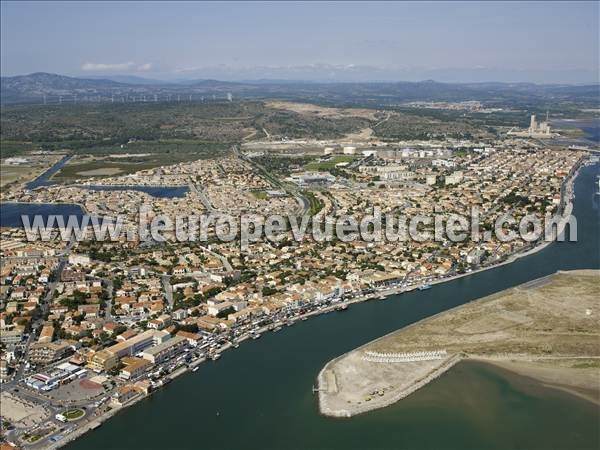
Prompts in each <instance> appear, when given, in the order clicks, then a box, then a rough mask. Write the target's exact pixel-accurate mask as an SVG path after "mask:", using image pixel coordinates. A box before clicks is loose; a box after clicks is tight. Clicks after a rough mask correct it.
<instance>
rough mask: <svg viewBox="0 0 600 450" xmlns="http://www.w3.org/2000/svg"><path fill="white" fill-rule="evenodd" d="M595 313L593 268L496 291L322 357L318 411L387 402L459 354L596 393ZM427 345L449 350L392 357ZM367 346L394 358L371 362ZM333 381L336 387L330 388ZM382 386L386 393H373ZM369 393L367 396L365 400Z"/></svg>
mask: <svg viewBox="0 0 600 450" xmlns="http://www.w3.org/2000/svg"><path fill="white" fill-rule="evenodd" d="M599 315H600V271H597V270H579V271H572V272H559V273H557V274H554V275H551V276H549V277H545V278H542V279H540V280H535V281H533V282H530V283H527V284H524V285H521V286H518V287H515V288H512V289H508V290H506V291H502V292H499V293H497V294H494V295H492V296H489V297H485V298H482V299H479V300H477V301H474V302H471V303H468V304H466V305H462V306H460V307H457V308H454V309H452V310H449V311H446V312H444V313H441V314H438V315H436V316H433V317H431V318H429V319H426V320H423V321H421V322H418V323H416V324H413V325H411V326H409V327H406V328H404V329H401V330H398V331H396V332H394V333H392V334H390V335H387V336H384V337H383V338H381V339H378V340H376V341H374V342H371V343H369V344H367V345H365V346H363V347H361V348H359V349H356V350H354V351H352V352H350V353H348V354H346V355H343V356H342V357H340V358H338V359H336V360H334V361H332V362H330V363H329V364H327V365H326V366H325V368H324V370H323V371H322V372H321V374H320V375H319V388H320V392H319V400H320V408H321V412H323V413H324V414H326V415H333V416H350V415H354V414H359V413H361V412H364V411H368V410H371V409H375V408H380V407H383V406H387V405H389V404H391V403H393V402H395V401H397V400H399V399H400V398H403V397H405V396H406V395H408V394H410V393H411V392H413V391H414V390H416V389H418V388H419V387H421V386H424V385H425V384H426V383H427V382H428V381H430V380H432V379H434V378H435V377H436V376H439V375H440V374H441V373H443V372H444V371H445V370H448V369H449V368H450V367H452V365H454V364H455V363H456V362H458V361H460V360H461V359H464V358H476V359H481V360H486V361H490V362H493V363H495V364H502V365H503V367H505V368H506V369H509V370H514V371H515V372H518V373H521V374H523V375H527V376H531V377H534V378H536V379H538V380H540V381H542V382H543V383H544V384H547V385H548V386H553V387H557V388H560V389H563V390H566V391H569V392H572V393H574V394H576V395H579V396H580V397H585V398H587V399H589V400H592V401H594V400H597V399H598V397H599V395H600V345H598V343H599V342H600V321H599V320H598V318H599ZM432 351H446V352H447V357H446V358H444V359H438V360H432V361H418V362H413V361H411V362H399V361H394V357H393V355H399V354H402V355H404V354H407V353H410V354H413V355H414V354H415V353H416V354H419V352H432ZM372 352H376V353H377V354H378V355H388V356H389V355H392V357H391V358H389V357H388V358H387V359H386V358H383V359H386V361H385V362H376V361H369V360H368V359H369V358H367V356H368V355H369V354H372ZM390 359H391V361H388V360H390ZM328 380H329V382H328ZM332 383H333V384H334V385H335V386H336V389H329V388H328V385H331V384H332ZM386 387H387V390H385V391H384V392H383V394H379V393H378V394H377V395H376V396H373V395H372V392H373V391H377V390H380V389H382V388H386ZM368 397H371V398H372V399H371V400H369V404H368V405H366V403H365V401H366V399H367V398H368ZM359 402H360V403H359Z"/></svg>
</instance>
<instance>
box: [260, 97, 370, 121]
mask: <svg viewBox="0 0 600 450" xmlns="http://www.w3.org/2000/svg"><path fill="white" fill-rule="evenodd" d="M265 106H267V107H268V108H274V109H285V110H288V111H293V112H295V113H298V114H310V115H315V116H318V117H327V118H331V119H336V118H340V117H361V118H363V119H370V120H375V110H372V109H366V108H329V107H326V106H319V105H313V104H310V103H294V102H281V101H272V102H267V103H266V104H265Z"/></svg>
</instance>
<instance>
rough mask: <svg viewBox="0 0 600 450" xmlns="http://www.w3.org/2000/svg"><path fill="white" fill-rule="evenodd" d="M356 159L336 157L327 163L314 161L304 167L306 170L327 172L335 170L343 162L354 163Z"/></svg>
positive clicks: (353, 157) (342, 156) (352, 157)
mask: <svg viewBox="0 0 600 450" xmlns="http://www.w3.org/2000/svg"><path fill="white" fill-rule="evenodd" d="M355 159H356V156H350V155H340V156H334V157H332V158H331V159H329V160H327V161H313V162H310V163H308V164H306V165H305V166H304V168H305V169H306V170H320V171H326V170H330V169H333V168H335V166H336V164H339V163H342V162H352V161H354V160H355Z"/></svg>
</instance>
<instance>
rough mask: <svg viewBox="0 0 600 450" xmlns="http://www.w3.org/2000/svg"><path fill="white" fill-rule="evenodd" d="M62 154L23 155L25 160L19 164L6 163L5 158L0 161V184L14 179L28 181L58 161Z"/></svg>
mask: <svg viewBox="0 0 600 450" xmlns="http://www.w3.org/2000/svg"><path fill="white" fill-rule="evenodd" d="M62 156H63V155H43V156H38V155H32V156H24V157H22V158H23V159H26V160H27V162H24V163H19V164H6V162H5V161H6V160H3V161H2V162H1V163H0V186H2V187H4V186H6V185H7V184H9V183H12V182H14V181H18V182H23V183H24V182H28V181H31V180H33V179H35V178H36V177H38V176H39V175H41V174H42V173H44V172H45V171H46V170H48V169H49V168H50V167H52V165H53V164H55V163H56V162H58V160H59V159H60V158H61V157H62Z"/></svg>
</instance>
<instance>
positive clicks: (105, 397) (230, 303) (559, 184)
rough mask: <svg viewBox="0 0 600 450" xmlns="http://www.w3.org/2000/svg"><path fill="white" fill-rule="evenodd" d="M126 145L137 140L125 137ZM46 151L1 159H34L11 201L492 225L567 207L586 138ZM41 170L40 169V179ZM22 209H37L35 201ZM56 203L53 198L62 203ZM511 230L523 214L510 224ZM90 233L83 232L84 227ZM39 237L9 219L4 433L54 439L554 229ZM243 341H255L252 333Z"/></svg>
mask: <svg viewBox="0 0 600 450" xmlns="http://www.w3.org/2000/svg"><path fill="white" fill-rule="evenodd" d="M125 150H126V149H125ZM44 158H45V156H44V155H43V153H40V152H39V151H38V152H37V153H32V154H31V155H29V156H24V157H21V158H13V159H8V160H5V161H3V163H4V164H5V165H15V166H19V165H27V164H30V163H31V162H32V161H37V164H38V165H40V164H41V165H40V166H39V167H38V169H37V170H36V171H35V172H31V173H30V174H29V176H28V177H25V178H22V179H18V180H16V181H13V182H11V183H9V184H7V185H5V186H4V187H3V190H2V193H1V200H2V202H3V203H5V204H12V205H17V206H18V205H48V204H50V205H52V204H54V205H57V204H60V205H71V206H73V205H76V206H77V207H78V208H80V210H81V211H82V212H84V213H85V214H88V215H91V216H98V217H102V216H109V217H114V216H116V215H122V216H124V217H125V231H130V232H133V233H135V232H136V230H137V222H136V220H137V215H138V211H139V208H140V206H141V205H143V206H144V207H145V208H146V209H147V210H148V211H149V214H150V215H151V216H155V215H159V214H165V215H172V216H175V215H176V214H180V215H192V214H202V213H227V214H233V215H241V214H245V213H253V214H261V215H268V214H288V215H289V214H296V215H298V216H300V215H303V214H306V215H310V216H316V217H320V216H328V217H334V218H335V217H340V216H342V215H347V214H351V215H354V216H355V217H357V218H358V219H361V218H363V217H364V216H366V215H368V214H370V213H371V211H372V209H373V207H374V206H377V207H379V208H380V209H381V211H382V213H398V212H402V213H403V214H407V215H415V214H419V213H432V212H433V211H434V210H436V212H438V211H439V212H441V213H442V214H443V215H444V216H446V217H447V216H449V215H451V214H462V215H468V214H469V208H470V207H472V206H473V205H475V206H477V207H478V208H479V211H480V214H481V224H482V228H483V229H484V230H491V229H492V228H493V224H494V220H495V219H496V217H498V216H500V215H502V214H509V213H510V214H512V215H513V216H514V217H515V218H516V220H517V222H518V221H519V220H520V219H521V218H522V217H524V216H525V215H527V214H537V215H539V216H540V217H543V216H545V215H547V214H558V215H563V214H564V215H565V216H566V215H568V214H569V208H570V195H571V193H572V186H571V184H570V183H571V182H572V180H573V178H574V176H575V174H576V172H577V170H578V169H579V167H580V166H581V165H582V164H585V163H586V162H587V161H588V160H589V152H587V151H585V150H581V149H565V148H562V147H559V146H556V145H551V144H549V143H547V142H545V141H543V140H539V139H531V138H529V137H513V136H509V135H507V136H505V137H503V138H499V139H477V138H473V139H470V140H469V139H456V138H447V139H431V140H412V141H401V142H383V141H380V140H377V139H375V138H368V139H366V140H362V141H361V140H355V139H352V140H343V139H342V140H312V141H307V140H302V141H299V140H293V139H287V138H285V139H280V140H275V139H269V140H266V141H262V142H261V141H252V142H249V143H247V144H245V143H242V144H241V145H234V146H232V147H231V148H230V149H229V151H227V152H226V153H225V154H223V155H219V156H216V157H214V158H212V159H201V160H196V161H189V162H180V163H176V164H171V165H161V166H158V167H154V168H150V169H143V170H139V171H134V172H132V173H130V174H127V175H112V176H110V171H107V172H102V169H99V171H98V172H95V174H94V176H93V177H90V176H85V175H89V174H85V173H83V172H82V174H81V175H79V176H76V177H75V178H73V179H70V180H68V181H64V180H62V179H61V171H62V170H64V168H65V167H69V165H74V166H75V167H76V165H77V161H78V158H80V157H78V156H73V155H71V154H69V151H68V149H65V150H64V152H63V153H62V154H59V155H56V154H55V155H53V157H52V158H50V159H47V162H46V164H45V165H44V163H43V162H42V161H40V159H42V160H43V159H44ZM33 173H35V174H36V176H37V177H32V175H31V174H33ZM23 213H25V212H23ZM58 213H59V212H56V214H58ZM513 228H514V229H516V228H517V226H516V225H514V224H513ZM88 231H89V230H88ZM166 233H167V239H166V241H165V242H153V241H152V240H150V241H142V240H140V239H133V240H130V239H125V238H124V237H123V238H122V239H117V240H111V241H99V240H94V239H93V236H92V234H91V233H89V235H88V237H89V239H84V240H82V241H80V242H79V241H75V240H72V239H71V240H69V239H66V240H65V239H59V237H60V236H59V235H58V234H59V233H58V231H56V230H55V231H52V234H53V236H54V239H48V240H37V241H33V242H31V241H30V240H28V239H27V237H26V232H25V230H24V229H23V228H22V227H17V226H14V227H5V228H3V229H2V231H1V239H2V240H1V244H0V251H1V257H2V270H1V273H0V283H1V285H0V289H1V291H0V300H1V302H2V303H1V304H2V312H0V342H1V345H2V353H1V360H0V379H1V381H2V404H3V409H2V420H3V421H4V422H5V425H4V430H6V431H5V433H6V438H7V439H8V440H9V441H11V442H13V443H15V444H16V445H19V446H24V447H29V448H41V447H42V446H43V447H44V448H49V447H52V446H60V445H63V444H64V443H66V442H68V441H70V440H71V439H73V438H75V437H76V436H78V435H80V434H82V433H84V432H86V431H87V430H89V429H93V428H95V427H98V426H100V424H101V423H102V422H103V421H104V420H106V419H107V418H109V417H111V416H112V415H113V414H115V413H116V412H117V411H118V410H119V409H121V408H123V407H127V406H128V405H131V404H133V403H135V402H137V401H138V400H140V399H142V398H145V397H146V396H148V395H151V393H152V392H153V391H154V390H157V389H160V387H161V386H163V385H164V384H166V383H169V382H170V381H171V380H173V379H174V378H176V377H177V376H179V375H182V374H183V373H186V372H195V371H197V370H199V367H200V366H199V365H200V364H201V363H202V362H204V361H206V360H212V361H217V360H218V359H219V358H220V356H221V354H222V352H224V351H226V350H228V349H235V348H237V347H238V346H239V345H241V344H242V342H244V341H246V340H257V339H259V338H260V337H261V335H262V334H263V333H265V332H271V331H272V332H277V331H280V330H282V329H283V328H284V327H288V326H292V325H294V323H296V322H297V321H300V320H306V319H307V318H308V317H310V316H312V315H316V314H322V313H329V312H334V313H335V312H343V311H345V310H346V309H347V308H348V307H349V306H350V305H351V304H352V303H355V302H358V301H365V300H378V299H382V300H385V298H386V296H387V295H389V294H391V293H402V292H408V291H411V290H415V289H421V290H425V289H428V288H429V287H430V286H431V285H432V284H434V283H439V282H443V281H446V280H450V279H453V278H456V277H461V276H465V275H468V274H470V273H473V272H475V271H479V270H484V269H486V268H489V267H493V266H496V265H498V264H503V263H506V262H509V261H510V260H511V259H512V258H515V257H518V256H519V255H521V254H523V253H525V252H531V251H536V250H537V249H539V248H541V246H543V245H545V244H546V243H544V242H541V241H539V242H525V241H522V240H514V241H510V242H501V241H499V240H497V239H495V238H489V239H482V240H479V241H476V240H465V241H461V242H453V241H452V240H450V239H448V238H444V239H442V240H441V241H439V242H438V241H436V242H433V241H425V242H418V241H415V240H405V241H396V242H390V241H387V240H384V241H375V242H365V241H362V240H355V241H351V242H343V241H340V240H335V239H326V240H322V241H318V240H315V239H312V238H310V236H306V237H305V238H303V239H301V240H299V241H294V239H293V236H292V233H291V232H290V231H287V232H286V233H285V236H284V237H283V239H281V240H279V241H278V242H272V241H270V240H268V239H264V238H263V239H258V240H256V241H253V242H250V243H249V245H248V247H247V248H245V249H240V245H239V242H237V241H235V240H234V241H232V242H221V241H219V240H217V239H214V233H215V229H214V227H211V228H209V230H208V239H207V241H206V242H179V241H178V240H177V239H176V237H175V234H174V231H173V230H172V229H167V230H166ZM243 345H249V344H243Z"/></svg>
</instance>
